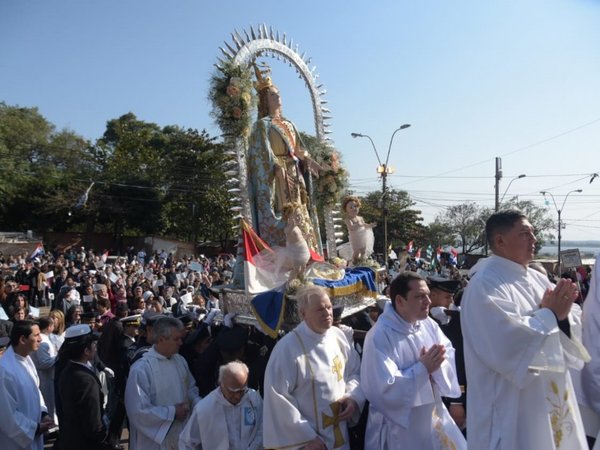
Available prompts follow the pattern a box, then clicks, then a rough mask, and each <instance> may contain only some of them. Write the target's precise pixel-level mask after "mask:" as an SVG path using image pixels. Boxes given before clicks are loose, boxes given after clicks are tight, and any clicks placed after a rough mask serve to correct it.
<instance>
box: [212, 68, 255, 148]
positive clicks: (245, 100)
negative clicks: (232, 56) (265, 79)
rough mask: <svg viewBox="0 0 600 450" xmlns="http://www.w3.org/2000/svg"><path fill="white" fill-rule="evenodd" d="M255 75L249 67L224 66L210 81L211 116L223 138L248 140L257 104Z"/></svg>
mask: <svg viewBox="0 0 600 450" xmlns="http://www.w3.org/2000/svg"><path fill="white" fill-rule="evenodd" d="M252 77H253V75H252V70H251V69H250V67H248V66H241V65H239V66H237V65H234V64H233V63H231V62H226V63H224V64H223V65H222V66H221V67H220V68H219V70H218V72H216V73H215V74H214V75H213V76H212V77H211V80H210V90H209V99H210V101H211V103H212V111H211V116H212V117H213V118H214V119H215V121H216V122H217V125H219V128H221V131H222V132H223V134H226V135H229V136H236V137H245V138H247V137H248V136H249V135H250V128H251V125H252V123H251V119H252V114H251V112H252V108H253V106H254V104H255V103H256V98H255V96H254V92H253V89H254V88H253V78H252Z"/></svg>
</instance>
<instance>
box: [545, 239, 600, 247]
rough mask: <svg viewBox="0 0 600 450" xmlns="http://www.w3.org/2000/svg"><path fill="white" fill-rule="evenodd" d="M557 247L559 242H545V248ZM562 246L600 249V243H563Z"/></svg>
mask: <svg viewBox="0 0 600 450" xmlns="http://www.w3.org/2000/svg"><path fill="white" fill-rule="evenodd" d="M556 245H558V242H557V241H556V240H552V241H546V242H544V246H548V247H550V246H556ZM560 245H561V247H562V248H567V247H573V248H578V247H600V241H561V243H560Z"/></svg>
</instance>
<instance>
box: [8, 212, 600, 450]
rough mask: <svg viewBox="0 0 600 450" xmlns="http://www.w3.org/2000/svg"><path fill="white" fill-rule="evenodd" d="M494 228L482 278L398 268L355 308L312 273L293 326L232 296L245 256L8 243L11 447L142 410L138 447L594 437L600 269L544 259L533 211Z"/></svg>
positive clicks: (499, 219)
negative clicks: (557, 271) (562, 269)
mask: <svg viewBox="0 0 600 450" xmlns="http://www.w3.org/2000/svg"><path fill="white" fill-rule="evenodd" d="M486 235H487V236H488V241H489V245H490V249H491V250H492V251H493V255H492V256H490V257H488V258H485V259H482V260H481V261H480V262H479V263H478V264H477V265H475V266H474V267H473V268H472V269H471V272H470V273H469V276H468V277H461V276H459V275H460V274H458V275H457V273H456V272H454V274H455V276H454V277H452V276H451V277H449V278H443V277H440V276H438V275H435V276H429V277H424V276H423V275H422V274H419V273H417V272H415V271H411V270H405V271H399V273H398V274H397V275H396V276H394V278H393V280H391V282H390V284H389V286H387V287H386V289H385V292H386V294H387V296H388V297H389V298H388V299H387V301H382V302H380V303H379V305H378V306H372V307H370V308H368V309H367V310H365V311H362V312H359V313H357V314H354V315H351V316H349V317H345V318H344V319H343V320H341V310H342V308H340V307H339V305H338V306H334V305H333V303H332V300H335V299H331V298H330V297H329V295H328V291H327V290H326V289H324V288H322V287H318V286H314V285H310V284H308V285H305V286H303V287H301V288H300V289H299V290H298V292H297V294H296V305H297V308H298V312H299V315H300V317H301V319H302V321H301V323H300V324H299V325H298V326H296V327H295V328H293V329H291V330H288V332H287V333H280V336H279V338H278V339H276V340H275V339H272V338H271V337H269V336H267V335H266V334H264V333H262V332H261V331H260V327H259V326H256V327H254V326H249V325H242V324H238V323H235V317H234V316H233V315H232V314H225V315H223V314H222V313H221V311H220V309H219V301H218V296H217V292H216V291H215V285H219V284H221V283H226V282H227V278H228V277H229V276H230V274H231V272H232V270H233V259H232V258H231V257H230V256H227V255H226V256H223V257H219V258H214V259H207V258H180V259H177V258H175V257H174V256H173V255H169V254H166V253H165V252H158V253H156V254H154V255H151V256H150V257H147V256H146V255H145V254H143V255H142V254H140V253H138V254H134V253H133V252H131V254H130V255H129V256H125V257H119V258H116V259H115V258H112V259H109V258H106V257H103V256H102V255H97V254H94V252H92V251H85V250H82V251H80V252H78V253H76V254H75V257H74V258H72V259H71V258H70V257H67V256H66V255H62V254H61V255H46V256H41V257H39V260H38V261H35V260H33V261H19V260H18V259H11V260H8V259H7V260H4V261H3V262H2V263H3V264H2V268H3V269H2V270H3V272H2V283H3V285H2V289H1V290H0V292H1V294H0V302H1V305H2V308H3V311H5V312H6V314H5V315H6V319H2V320H0V335H5V336H6V337H5V338H4V339H3V338H0V347H4V351H3V356H2V357H1V358H0V410H2V411H14V414H12V415H10V417H8V418H6V420H4V419H3V420H2V421H0V448H2V449H5V448H6V449H13V448H14V449H21V448H23V449H25V448H27V449H29V448H42V445H43V437H44V436H46V437H47V436H49V435H52V434H57V435H58V439H57V441H56V442H57V443H56V446H57V448H58V449H109V448H113V449H116V448H118V447H119V446H120V445H121V444H120V438H121V436H122V435H123V434H122V432H123V428H124V427H127V428H128V430H129V448H131V449H140V450H146V449H199V448H201V449H205V450H208V449H210V450H212V449H262V448H266V449H280V448H286V449H287V448H296V449H307V450H313V449H362V448H364V449H369V450H371V449H381V450H384V449H419V450H430V449H431V450H434V449H435V450H437V449H455V450H456V449H466V448H467V446H468V448H470V449H476V450H487V449H490V450H492V449H501V450H527V449H534V448H535V449H538V448H543V449H549V450H553V449H561V450H564V449H567V450H575V449H577V450H582V449H587V448H591V446H592V445H593V440H588V439H587V438H586V431H588V434H589V430H584V426H583V424H584V420H583V419H582V414H581V413H580V406H579V404H586V405H589V407H590V408H591V410H592V411H593V412H595V413H596V414H598V413H600V411H596V407H597V405H598V404H599V403H600V402H598V398H600V393H599V392H596V389H597V385H598V384H600V383H597V382H594V381H593V380H594V379H595V378H597V374H594V373H591V374H590V376H589V377H585V376H583V377H582V376H581V373H580V371H581V369H582V368H583V369H584V370H583V373H584V374H585V372H586V367H588V366H589V365H590V364H592V363H593V362H595V359H594V357H595V355H596V354H597V353H598V352H597V351H596V349H595V348H596V347H597V344H594V343H593V342H590V341H589V339H588V342H586V341H585V335H586V331H587V335H590V330H591V328H593V324H590V325H588V328H587V330H586V323H585V322H583V325H582V320H581V307H580V305H578V303H582V304H583V306H584V308H586V307H587V305H590V304H592V303H593V302H597V299H596V296H597V295H599V294H600V293H598V292H597V290H595V289H594V281H595V279H591V281H590V279H588V283H589V285H590V292H589V294H588V298H587V299H586V300H585V301H583V300H584V299H583V298H582V296H581V292H580V291H581V289H580V286H579V284H578V283H576V282H573V281H572V280H571V279H567V278H561V279H559V280H557V281H556V283H552V282H551V281H550V278H549V277H548V276H547V274H543V273H540V272H539V271H538V270H537V269H538V268H532V267H530V263H531V261H532V259H533V256H534V252H535V242H536V241H535V237H534V234H533V228H532V227H531V224H530V223H529V222H528V220H527V218H526V217H525V216H524V215H523V214H521V213H520V212H518V211H500V212H498V213H495V214H493V215H492V216H491V217H490V219H489V220H488V222H487V225H486ZM141 253H143V252H141ZM161 253H162V254H161ZM36 269H37V272H38V274H37V275H35V276H33V277H31V276H29V279H32V278H36V280H38V284H35V285H33V287H34V290H37V291H41V293H35V294H32V293H31V286H30V289H29V290H23V286H25V284H24V283H23V281H24V280H26V279H27V278H24V277H27V276H28V273H30V272H31V271H34V270H36ZM39 274H44V276H45V278H44V277H40V275H39ZM54 274H56V276H54ZM49 275H52V276H49ZM40 279H41V280H42V284H41V285H40V284H39V280H40ZM44 283H46V284H44ZM39 287H42V289H41V290H40V289H38V288H39ZM51 294H54V295H51ZM44 304H46V305H48V306H49V307H50V308H51V309H50V313H49V314H48V315H45V314H44V315H41V317H31V312H32V311H33V312H35V311H36V308H38V307H39V306H40V305H44ZM30 305H37V306H33V308H32V307H31V306H30ZM17 309H23V310H24V316H23V315H22V314H18V315H17V314H16V313H15V310H17ZM588 310H589V308H588ZM588 323H589V320H588ZM592 335H593V334H592ZM582 336H583V338H582ZM582 339H583V341H584V342H583V343H584V344H585V345H586V346H587V347H588V350H589V352H588V351H586V349H585V348H584V346H582V345H581V341H582ZM589 354H591V355H592V360H591V361H590V356H589ZM588 373H589V370H588ZM467 405H468V407H467ZM582 411H583V410H582Z"/></svg>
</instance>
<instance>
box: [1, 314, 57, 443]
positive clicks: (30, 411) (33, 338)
mask: <svg viewBox="0 0 600 450" xmlns="http://www.w3.org/2000/svg"><path fill="white" fill-rule="evenodd" d="M40 342H41V339H40V329H39V327H38V325H35V324H34V322H32V321H29V320H22V321H19V322H17V323H15V325H14V326H13V330H12V332H11V345H10V347H9V348H8V349H7V350H6V352H5V353H4V356H2V358H0V411H1V417H2V419H1V420H0V449H2V450H23V449H27V450H29V449H31V450H42V449H43V448H44V441H43V434H44V433H45V432H46V431H48V430H49V429H50V428H51V427H53V426H54V422H53V421H52V420H51V419H50V417H48V416H47V415H46V406H45V404H44V399H43V398H42V394H41V392H40V390H39V378H38V375H37V371H36V370H35V366H34V364H33V361H32V360H31V358H30V357H29V354H31V353H32V352H34V351H36V350H37V349H38V348H39V345H40ZM42 416H44V417H43V418H42Z"/></svg>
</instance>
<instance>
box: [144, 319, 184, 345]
mask: <svg viewBox="0 0 600 450" xmlns="http://www.w3.org/2000/svg"><path fill="white" fill-rule="evenodd" d="M173 328H175V329H177V330H178V331H181V330H183V323H181V320H179V319H176V318H175V317H161V318H160V319H158V320H157V321H156V323H155V324H154V327H153V328H152V334H153V336H154V340H155V341H158V339H159V338H161V337H163V338H168V337H170V336H171V333H172V330H173Z"/></svg>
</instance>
